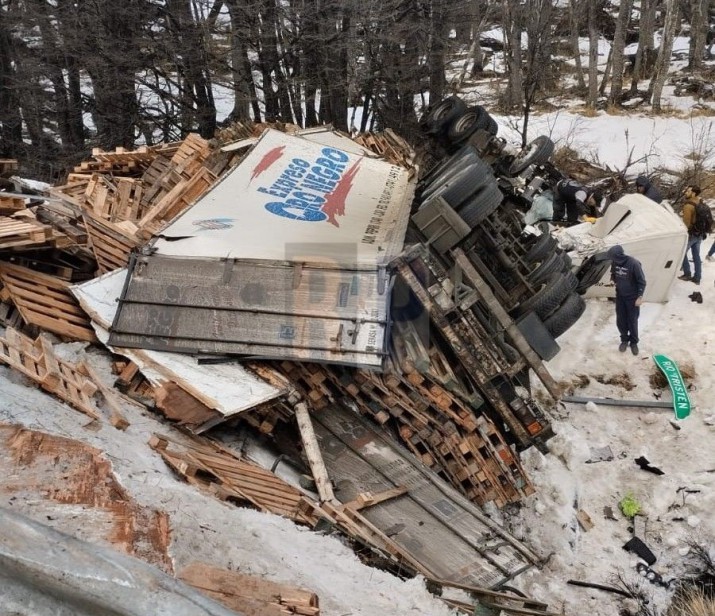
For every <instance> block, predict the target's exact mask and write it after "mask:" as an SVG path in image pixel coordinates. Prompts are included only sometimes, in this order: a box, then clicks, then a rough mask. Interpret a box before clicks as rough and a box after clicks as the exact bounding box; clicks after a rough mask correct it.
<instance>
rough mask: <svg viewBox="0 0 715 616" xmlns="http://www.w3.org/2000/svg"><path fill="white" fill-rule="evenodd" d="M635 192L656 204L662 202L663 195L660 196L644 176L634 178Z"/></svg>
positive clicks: (653, 185)
mask: <svg viewBox="0 0 715 616" xmlns="http://www.w3.org/2000/svg"><path fill="white" fill-rule="evenodd" d="M636 190H637V191H638V192H639V193H640V194H641V195H643V196H644V197H648V198H649V199H650V200H651V201H655V202H656V203H660V202H661V201H663V195H661V194H660V191H659V190H658V188H657V187H656V186H655V184H653V182H651V181H650V180H649V179H648V178H647V177H646V176H644V175H639V176H638V177H637V178H636Z"/></svg>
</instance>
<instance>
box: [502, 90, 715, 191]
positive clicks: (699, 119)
mask: <svg viewBox="0 0 715 616" xmlns="http://www.w3.org/2000/svg"><path fill="white" fill-rule="evenodd" d="M676 100H677V98H676ZM691 100H692V99H691ZM492 115H493V117H494V119H495V120H496V121H497V123H498V124H499V136H501V137H504V138H505V139H506V140H507V141H508V142H510V143H520V141H521V137H520V133H519V130H520V128H521V127H520V125H517V126H515V125H514V124H515V123H514V122H513V121H512V119H511V118H509V117H507V116H499V115H497V114H492ZM538 135H548V136H549V137H551V139H552V140H553V141H554V142H555V143H556V147H557V148H559V147H563V146H568V147H570V148H571V149H572V150H574V151H576V152H578V153H579V155H580V156H581V157H582V158H586V159H588V160H592V161H594V162H600V163H601V164H603V165H607V166H608V167H610V168H611V169H613V170H624V169H626V167H627V168H628V176H629V177H631V176H632V177H633V178H635V176H636V175H638V174H639V173H651V172H653V171H654V170H656V169H659V168H665V169H669V170H679V169H683V168H684V167H686V166H687V165H688V164H692V160H691V157H690V156H691V153H693V152H695V153H699V154H700V155H701V156H704V157H705V160H704V161H703V163H704V166H705V167H708V166H711V165H712V163H713V154H714V152H713V151H712V141H713V119H712V118H711V117H707V116H701V115H690V116H686V117H685V118H674V117H664V116H661V117H648V116H645V115H639V114H637V113H632V114H629V115H627V116H626V115H620V114H619V115H615V114H614V115H611V114H608V113H606V112H605V111H604V112H599V113H598V115H596V116H595V117H585V116H582V115H579V114H578V113H575V112H572V111H558V112H553V113H547V114H541V115H537V116H532V117H531V118H530V119H529V140H531V139H533V138H534V137H536V136H538ZM629 162H630V164H629Z"/></svg>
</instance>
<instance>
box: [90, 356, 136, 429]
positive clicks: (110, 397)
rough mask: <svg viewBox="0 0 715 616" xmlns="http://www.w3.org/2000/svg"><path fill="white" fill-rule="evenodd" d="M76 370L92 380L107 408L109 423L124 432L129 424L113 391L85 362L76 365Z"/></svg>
mask: <svg viewBox="0 0 715 616" xmlns="http://www.w3.org/2000/svg"><path fill="white" fill-rule="evenodd" d="M77 369H78V371H79V372H80V373H81V374H84V375H85V376H88V377H89V378H90V379H92V382H93V383H94V384H95V385H96V386H97V388H98V389H99V391H100V393H101V394H102V397H103V398H104V402H105V403H106V405H107V407H108V408H109V422H110V423H111V424H112V425H113V426H114V427H115V428H116V429H117V430H126V429H127V428H128V427H129V425H130V424H129V421H128V420H127V418H126V417H125V415H124V409H123V408H122V405H121V403H120V402H119V398H118V395H117V393H116V392H115V391H114V389H112V388H111V387H107V386H106V385H105V384H104V382H103V381H102V379H101V377H100V376H99V375H98V374H97V372H96V370H95V369H94V368H92V367H91V366H90V365H89V364H88V363H87V362H85V361H81V362H80V363H79V364H78V365H77Z"/></svg>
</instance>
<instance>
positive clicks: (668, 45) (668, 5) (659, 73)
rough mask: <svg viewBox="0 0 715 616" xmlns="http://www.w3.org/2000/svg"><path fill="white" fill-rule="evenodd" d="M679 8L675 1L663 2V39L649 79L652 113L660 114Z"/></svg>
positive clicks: (667, 0) (666, 0)
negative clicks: (653, 70)
mask: <svg viewBox="0 0 715 616" xmlns="http://www.w3.org/2000/svg"><path fill="white" fill-rule="evenodd" d="M679 14H680V7H679V6H678V1H677V0H665V23H664V24H663V38H662V40H661V42H660V50H659V51H658V59H657V60H656V67H655V74H654V75H653V79H651V82H650V87H649V92H650V94H651V97H652V98H651V102H652V106H653V111H655V112H660V111H661V106H660V98H661V96H662V94H663V86H664V85H665V80H666V78H667V76H668V68H669V66H670V56H671V54H672V53H673V40H674V39H675V33H676V30H677V29H678V16H679Z"/></svg>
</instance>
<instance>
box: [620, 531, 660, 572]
mask: <svg viewBox="0 0 715 616" xmlns="http://www.w3.org/2000/svg"><path fill="white" fill-rule="evenodd" d="M623 549H624V550H626V552H633V553H634V554H637V555H638V556H640V557H641V558H642V559H643V560H644V561H645V562H646V563H648V566H650V565H652V564H653V563H655V561H656V560H657V559H656V557H655V554H653V552H651V549H650V548H649V547H648V546H647V545H646V544H645V543H643V541H641V540H640V539H638V537H633V538H632V539H629V540H628V541H627V542H626V543H624V544H623Z"/></svg>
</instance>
